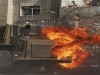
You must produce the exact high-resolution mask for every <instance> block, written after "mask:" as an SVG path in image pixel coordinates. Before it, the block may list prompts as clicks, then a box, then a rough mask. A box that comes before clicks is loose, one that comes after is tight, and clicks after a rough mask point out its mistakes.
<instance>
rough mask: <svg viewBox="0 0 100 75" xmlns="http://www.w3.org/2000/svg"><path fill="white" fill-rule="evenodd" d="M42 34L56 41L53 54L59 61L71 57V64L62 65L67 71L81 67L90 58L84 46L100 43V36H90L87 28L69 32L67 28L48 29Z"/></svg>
mask: <svg viewBox="0 0 100 75" xmlns="http://www.w3.org/2000/svg"><path fill="white" fill-rule="evenodd" d="M42 32H43V33H44V34H45V35H46V37H47V38H49V39H50V40H52V41H54V43H55V44H54V45H53V47H52V53H53V55H54V56H55V57H56V58H57V59H58V60H61V59H67V58H69V57H71V60H72V62H71V63H60V65H61V66H62V67H63V68H66V69H73V68H76V67H79V66H80V65H81V64H82V63H83V62H84V61H85V60H86V59H87V58H88V57H89V52H87V51H86V50H84V48H83V45H84V44H96V43H100V36H98V35H91V34H88V33H87V28H76V29H74V30H68V29H67V28H66V27H47V28H44V29H43V31H42Z"/></svg>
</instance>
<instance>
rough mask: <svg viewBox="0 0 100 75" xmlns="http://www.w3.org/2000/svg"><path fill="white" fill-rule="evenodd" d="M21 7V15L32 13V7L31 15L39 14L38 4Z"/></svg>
mask: <svg viewBox="0 0 100 75" xmlns="http://www.w3.org/2000/svg"><path fill="white" fill-rule="evenodd" d="M21 8H22V15H32V8H33V15H40V6H23V7H21Z"/></svg>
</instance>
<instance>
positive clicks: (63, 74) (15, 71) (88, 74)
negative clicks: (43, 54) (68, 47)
mask: <svg viewBox="0 0 100 75" xmlns="http://www.w3.org/2000/svg"><path fill="white" fill-rule="evenodd" d="M41 64H42V63H41V62H40V63H35V64H32V63H19V64H10V65H9V66H8V65H6V66H4V67H0V75H100V67H81V68H77V69H72V70H65V69H62V68H59V67H58V66H55V67H54V65H52V64H48V65H47V66H48V69H47V68H45V66H43V65H41Z"/></svg>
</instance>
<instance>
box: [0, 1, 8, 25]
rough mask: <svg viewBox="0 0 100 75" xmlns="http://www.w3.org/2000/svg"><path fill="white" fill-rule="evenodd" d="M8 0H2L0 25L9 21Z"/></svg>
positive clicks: (0, 3) (0, 4)
mask: <svg viewBox="0 0 100 75" xmlns="http://www.w3.org/2000/svg"><path fill="white" fill-rule="evenodd" d="M7 6H8V0H0V25H1V24H6V21H7V9H8V8H7Z"/></svg>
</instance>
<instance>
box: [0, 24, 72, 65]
mask: <svg viewBox="0 0 100 75" xmlns="http://www.w3.org/2000/svg"><path fill="white" fill-rule="evenodd" d="M6 28H7V27H6ZM9 28H10V29H9V30H10V33H9V35H10V37H8V35H7V36H4V35H3V36H2V37H3V38H2V39H3V43H2V42H1V45H0V55H2V56H0V58H4V59H2V63H10V64H21V63H24V62H25V63H33V64H37V63H38V65H42V66H46V67H48V66H49V64H51V65H53V67H54V66H55V65H56V64H57V63H61V62H67V63H70V62H71V59H62V60H57V59H56V58H55V57H54V56H53V55H52V48H51V47H52V45H53V41H50V40H48V39H47V38H46V37H45V36H44V35H43V34H42V32H41V30H42V26H35V27H32V26H31V27H28V28H26V27H25V26H19V25H13V26H10V27H9ZM4 31H5V28H4ZM7 34H8V33H7ZM8 40H10V41H8ZM0 60H1V59H0Z"/></svg>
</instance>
